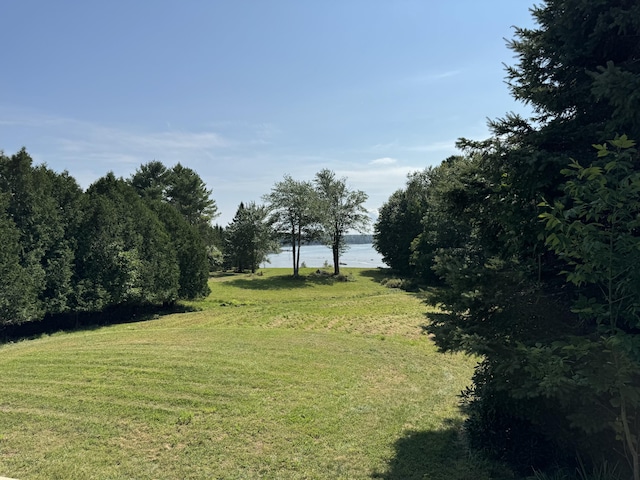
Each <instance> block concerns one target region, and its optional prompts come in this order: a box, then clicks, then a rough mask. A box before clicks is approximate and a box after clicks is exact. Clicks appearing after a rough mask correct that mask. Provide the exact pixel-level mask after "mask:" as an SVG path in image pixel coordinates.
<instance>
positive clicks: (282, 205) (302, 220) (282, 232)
mask: <svg viewBox="0 0 640 480" xmlns="http://www.w3.org/2000/svg"><path fill="white" fill-rule="evenodd" d="M263 198H264V201H265V202H266V203H267V208H268V209H269V211H270V212H271V213H270V220H269V221H270V223H272V224H273V226H274V228H275V230H276V232H277V234H278V235H279V236H280V237H281V238H283V239H285V240H286V241H287V242H288V243H289V244H290V245H291V250H292V263H293V276H294V277H297V276H298V275H299V272H300V248H301V247H302V245H303V243H305V242H308V241H311V240H315V239H317V238H318V237H319V235H320V230H319V228H318V223H319V215H318V208H317V205H318V201H317V195H316V191H315V190H314V189H313V186H312V185H311V183H309V182H304V181H298V180H294V179H293V178H292V177H291V176H289V175H285V177H284V180H282V181H280V182H276V184H275V185H274V186H273V188H272V189H271V192H270V193H268V194H267V195H264V197H263Z"/></svg>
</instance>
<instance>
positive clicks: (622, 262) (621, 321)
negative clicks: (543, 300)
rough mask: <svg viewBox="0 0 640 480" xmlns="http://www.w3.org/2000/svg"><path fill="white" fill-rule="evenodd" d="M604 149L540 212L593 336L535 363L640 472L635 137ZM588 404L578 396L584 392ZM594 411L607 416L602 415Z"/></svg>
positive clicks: (588, 426)
mask: <svg viewBox="0 0 640 480" xmlns="http://www.w3.org/2000/svg"><path fill="white" fill-rule="evenodd" d="M609 144H610V145H611V146H612V147H613V148H614V150H613V151H610V150H609V149H608V148H607V144H602V145H595V147H596V149H597V150H598V161H596V162H594V163H592V164H591V165H589V166H588V167H585V166H582V165H581V164H580V163H579V162H577V161H573V162H572V163H571V164H570V168H568V169H565V170H563V173H564V175H565V176H567V177H568V178H569V180H568V181H567V182H566V184H565V191H566V193H567V196H568V199H567V201H566V202H565V203H567V204H568V205H566V206H565V204H564V203H561V202H555V203H554V205H553V208H551V209H550V211H548V212H545V213H543V214H542V215H541V218H542V219H543V220H544V221H545V224H546V229H547V233H548V235H547V237H546V243H547V245H548V246H549V247H550V248H551V249H552V250H553V251H554V252H555V253H556V254H557V255H558V256H559V258H561V259H563V260H564V261H565V263H566V264H567V270H566V272H565V276H566V278H567V281H568V282H570V283H572V284H574V285H576V286H577V287H579V296H578V299H577V300H576V302H575V304H574V307H573V311H574V312H575V313H577V314H578V315H579V317H580V319H581V320H582V322H583V323H584V329H585V330H586V333H585V334H584V335H581V336H577V335H573V336H569V337H567V338H566V339H562V340H561V341H557V342H555V343H553V344H552V345H550V346H547V347H545V348H543V347H539V348H538V350H537V351H535V352H533V353H535V356H533V353H532V359H531V361H530V366H529V369H530V371H531V375H532V377H533V378H534V379H536V380H538V388H537V391H538V393H539V394H542V395H546V396H549V397H552V398H555V399H557V400H558V401H559V402H560V403H561V404H563V405H570V406H571V409H570V410H569V412H568V415H569V418H570V419H571V421H572V424H573V425H575V426H576V427H578V428H580V429H582V430H584V431H585V432H587V433H592V432H599V431H602V430H605V429H607V428H612V429H613V430H614V431H615V433H616V437H617V439H618V440H619V441H620V442H621V443H622V445H623V447H624V448H623V449H622V450H623V451H624V452H625V455H626V456H627V458H628V460H629V463H630V464H631V465H632V468H633V472H634V478H635V479H638V478H640V458H639V455H640V445H639V444H638V438H637V433H636V432H637V431H638V426H639V425H640V393H638V391H639V390H638V389H639V388H640V339H638V334H637V332H638V328H639V327H640V272H639V271H638V269H637V265H639V264H640V234H639V232H640V217H638V212H640V172H639V171H638V170H634V167H635V164H636V163H637V162H638V161H639V160H640V157H639V156H638V153H637V150H636V149H635V148H633V146H634V145H635V142H633V141H631V140H629V139H627V137H626V136H622V137H619V138H616V139H615V140H612V141H610V142H609ZM575 397H578V398H579V401H576V398H575ZM594 407H595V408H596V409H597V411H598V415H597V416H594V415H593V411H594Z"/></svg>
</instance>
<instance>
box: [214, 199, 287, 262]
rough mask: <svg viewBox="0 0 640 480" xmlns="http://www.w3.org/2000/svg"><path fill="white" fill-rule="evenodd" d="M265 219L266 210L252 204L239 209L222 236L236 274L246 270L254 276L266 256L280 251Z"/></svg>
mask: <svg viewBox="0 0 640 480" xmlns="http://www.w3.org/2000/svg"><path fill="white" fill-rule="evenodd" d="M268 216H269V210H268V209H267V208H266V207H264V206H262V205H256V203H255V202H250V203H248V204H247V205H246V206H245V205H244V203H240V205H239V206H238V210H237V212H236V215H235V217H234V218H233V221H232V222H231V223H230V224H229V226H228V227H227V229H226V235H225V240H226V248H225V254H226V256H227V258H228V262H229V263H230V264H231V265H233V266H234V268H235V270H236V271H237V272H242V271H244V270H245V269H246V268H248V269H250V270H251V273H255V271H256V270H257V269H258V268H259V266H260V264H261V263H262V262H264V261H265V260H266V257H267V255H268V254H269V253H272V252H274V251H277V250H278V249H279V246H278V243H277V241H276V239H275V233H274V231H273V229H272V227H271V225H270V224H269V222H268Z"/></svg>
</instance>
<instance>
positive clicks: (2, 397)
mask: <svg viewBox="0 0 640 480" xmlns="http://www.w3.org/2000/svg"><path fill="white" fill-rule="evenodd" d="M286 273H287V271H286V270H277V269H271V270H267V271H266V273H265V274H264V275H263V276H233V277H222V278H217V279H212V281H211V289H212V294H211V295H210V296H209V298H207V299H205V300H203V301H201V302H195V303H193V304H192V306H193V307H195V308H197V309H199V311H196V312H193V313H185V314H179V315H169V316H165V317H162V318H159V319H156V320H151V321H147V322H140V323H128V324H120V325H113V326H109V327H103V328H95V329H90V330H83V331H76V332H72V333H59V334H53V335H50V336H43V337H41V338H39V339H36V340H28V341H23V342H18V343H14V344H7V345H4V346H2V347H0V372H2V378H3V382H2V387H1V389H0V475H6V476H10V477H16V478H20V479H56V478H59V479H121V478H135V479H152V478H176V479H178V478H180V479H187V478H191V479H200V478H225V479H227V478H229V479H240V478H273V479H279V478H282V479H289V478H291V479H297V478H300V479H302V478H310V479H311V478H318V479H323V478H326V479H337V478H344V479H358V478H386V479H392V478H406V479H411V478H432V479H445V478H446V479H467V478H468V479H471V478H480V479H481V478H488V473H487V471H485V470H483V469H482V468H481V467H482V466H481V464H479V463H478V462H474V461H473V459H472V457H470V456H469V455H468V454H467V453H466V451H465V449H464V446H463V444H462V443H461V441H460V438H459V430H460V423H461V416H460V414H459V412H458V409H457V400H458V399H457V394H458V393H459V391H460V390H461V389H462V388H463V387H464V386H465V385H466V384H467V382H468V380H469V377H470V374H471V370H472V367H473V364H474V361H473V359H469V358H466V357H462V356H452V355H446V356H445V355H442V354H439V353H437V352H436V350H435V348H434V346H433V345H432V343H431V341H430V340H429V339H428V338H426V337H425V336H423V335H421V328H420V327H421V325H422V324H423V323H424V321H425V317H424V312H425V308H426V307H425V306H424V304H423V303H422V302H421V300H420V298H419V295H414V294H407V293H405V292H402V291H398V290H396V289H387V288H384V287H382V286H380V285H379V283H378V281H379V279H380V277H379V276H378V273H377V272H376V271H368V270H350V271H347V272H346V273H351V275H352V279H353V280H354V281H349V282H336V281H334V280H333V279H332V278H330V277H327V276H324V275H312V273H313V270H308V271H303V274H305V278H303V279H292V278H290V277H288V276H287V275H286Z"/></svg>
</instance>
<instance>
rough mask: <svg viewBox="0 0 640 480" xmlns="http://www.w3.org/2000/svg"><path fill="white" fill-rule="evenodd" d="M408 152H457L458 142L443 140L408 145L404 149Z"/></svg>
mask: <svg viewBox="0 0 640 480" xmlns="http://www.w3.org/2000/svg"><path fill="white" fill-rule="evenodd" d="M402 149H403V150H405V151H407V152H425V153H427V152H451V153H454V152H455V151H456V140H443V141H439V142H433V143H426V144H423V145H407V146H404V147H402Z"/></svg>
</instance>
